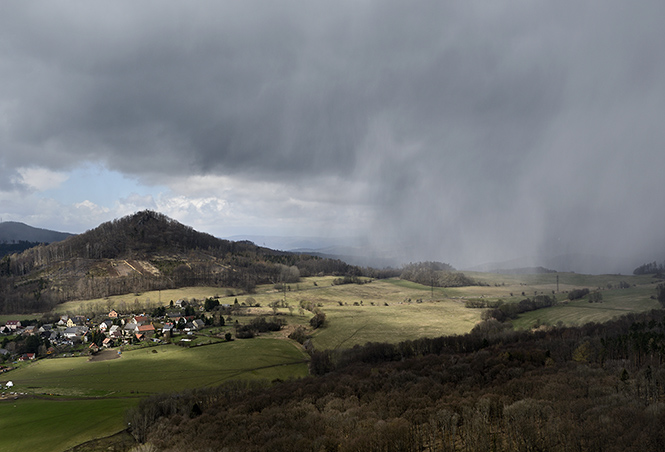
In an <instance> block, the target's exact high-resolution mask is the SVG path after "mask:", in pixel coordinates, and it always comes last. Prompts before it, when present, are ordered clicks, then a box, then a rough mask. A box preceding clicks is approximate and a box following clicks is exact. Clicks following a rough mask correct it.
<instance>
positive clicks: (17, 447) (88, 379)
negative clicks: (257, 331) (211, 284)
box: [0, 338, 307, 451]
mask: <svg viewBox="0 0 665 452" xmlns="http://www.w3.org/2000/svg"><path fill="white" fill-rule="evenodd" d="M305 375H307V361H306V356H305V355H304V353H303V352H302V351H301V350H300V349H299V348H298V347H296V346H295V345H294V344H293V343H292V342H290V341H285V340H281V339H270V338H257V339H251V340H236V341H232V342H221V343H217V344H213V345H207V346H201V347H194V348H183V347H178V346H176V345H163V346H155V347H147V348H143V349H139V350H133V351H128V352H124V353H123V354H122V356H121V357H120V358H116V359H111V360H105V361H90V360H89V358H88V357H72V358H57V359H45V360H40V361H37V362H35V363H32V364H30V365H29V366H24V367H22V368H20V369H17V370H14V371H12V372H11V373H10V374H7V376H6V377H7V378H11V380H12V381H13V382H14V388H13V389H14V390H15V391H16V392H20V393H27V394H28V396H27V397H24V396H22V397H20V398H19V399H17V400H13V399H9V400H3V401H0V431H2V432H3V434H2V435H0V450H2V451H24V450H33V451H62V450H66V449H68V448H70V447H72V446H74V445H76V444H80V443H82V442H85V441H89V440H91V439H94V438H100V437H105V436H108V435H111V434H113V433H116V432H118V431H120V430H122V429H123V428H125V425H124V424H123V419H124V412H125V411H126V410H127V409H128V408H130V407H132V406H134V405H135V404H136V403H138V401H139V400H140V397H142V396H145V395H148V394H154V393H161V392H171V391H181V390H184V389H188V388H195V387H203V386H216V385H219V384H221V383H223V382H224V381H227V380H236V379H265V380H269V381H272V380H275V379H282V380H286V379H288V378H299V377H303V376H305ZM34 396H36V397H39V398H32V397H34ZM36 432H39V434H36Z"/></svg>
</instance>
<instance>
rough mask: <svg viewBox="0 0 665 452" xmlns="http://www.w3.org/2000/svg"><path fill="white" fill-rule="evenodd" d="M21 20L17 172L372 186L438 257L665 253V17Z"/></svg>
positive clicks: (41, 9)
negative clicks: (78, 168)
mask: <svg viewBox="0 0 665 452" xmlns="http://www.w3.org/2000/svg"><path fill="white" fill-rule="evenodd" d="M5 9H6V10H7V11H6V12H5V13H3V15H2V18H0V29H1V30H2V31H0V36H1V37H2V41H1V45H0V56H1V57H2V58H1V61H2V62H0V71H1V72H0V73H1V74H2V77H3V80H4V82H5V83H3V87H0V113H1V114H2V118H4V119H3V121H2V122H1V123H0V124H1V125H2V130H3V137H2V138H0V140H1V141H2V143H1V144H2V147H3V154H4V155H5V161H6V165H8V167H11V166H12V165H13V166H25V165H29V164H36V165H41V166H47V167H50V168H67V167H69V166H71V165H74V164H76V162H79V161H81V160H91V161H102V162H104V163H105V164H107V165H108V166H109V167H110V168H112V169H116V170H120V171H123V172H127V173H133V174H136V175H139V176H140V175H147V174H161V175H183V174H203V173H213V174H238V173H243V174H247V175H253V176H252V177H257V178H262V179H270V180H277V181H280V180H281V181H285V182H287V183H288V182H289V181H297V180H301V181H302V180H308V181H315V180H316V178H317V177H319V176H323V175H325V176H327V177H330V176H332V177H337V178H339V181H340V184H344V183H345V182H357V181H361V182H364V183H365V186H366V187H368V188H367V190H366V191H365V192H363V193H357V196H358V197H359V198H360V197H362V198H364V199H367V200H368V201H367V202H368V203H369V204H370V205H372V206H373V208H374V209H375V210H376V220H377V221H376V224H375V225H373V227H376V228H377V229H378V233H377V234H375V238H376V239H377V240H382V239H385V240H386V241H391V242H392V243H394V242H395V240H394V237H395V236H399V237H400V238H401V239H400V241H401V243H402V244H403V248H404V249H408V250H409V251H410V252H411V253H413V254H417V255H418V256H419V257H423V256H425V257H426V258H431V259H442V260H457V261H462V262H468V263H472V262H476V263H477V262H478V261H482V260H490V259H498V258H501V257H505V258H508V257H513V256H519V255H522V254H528V253H535V252H539V251H540V252H543V253H552V252H556V251H557V249H562V248H565V251H570V250H579V249H580V247H581V246H582V245H584V246H585V247H587V248H589V249H585V250H584V251H588V252H601V251H603V250H607V245H606V244H607V243H609V242H611V243H613V244H615V246H617V249H616V252H617V254H621V255H626V254H629V253H631V250H635V249H637V248H642V249H645V248H647V247H648V246H649V245H648V243H649V242H654V241H656V240H658V239H661V238H662V237H659V236H658V234H656V233H653V228H652V227H647V226H645V224H646V222H647V221H649V222H661V223H662V221H663V220H665V214H663V213H662V211H661V210H660V209H658V208H657V207H656V208H654V206H653V205H649V204H647V203H646V202H644V201H643V200H644V199H645V198H647V199H648V198H649V197H650V196H651V195H653V194H658V195H662V194H663V193H662V190H660V189H659V188H657V187H658V185H657V179H658V174H657V170H656V169H657V168H659V167H661V168H662V166H663V164H664V163H665V157H664V156H665V153H664V152H663V151H662V147H663V144H664V143H665V136H663V132H662V130H663V128H662V127H661V125H660V123H661V122H662V119H661V118H662V117H663V116H664V113H665V99H664V90H663V81H664V80H663V74H664V73H665V72H664V69H665V68H664V67H663V59H664V57H663V56H662V54H663V52H662V51H660V49H659V46H660V45H661V43H662V42H664V41H665V39H664V38H665V36H663V35H664V34H665V33H664V32H663V31H661V29H662V28H663V27H661V26H660V23H659V22H660V18H662V17H665V16H664V13H665V4H663V3H662V2H656V1H654V2H649V1H646V2H640V3H639V4H631V5H627V4H625V3H623V2H618V1H617V2H614V1H609V2H607V1H604V2H600V1H597V2H587V3H584V4H580V3H579V2H572V1H562V2H555V3H552V2H518V1H506V2H491V3H489V4H488V3H487V2H473V1H463V2H462V1H460V2H438V1H422V2H415V3H414V2H409V3H406V2H399V1H341V2H327V3H324V2H288V1H287V2H267V1H253V2H252V1H249V2H209V3H208V2H194V3H190V4H187V5H185V4H182V3H180V2H168V1H159V2H143V3H140V4H135V3H131V2H106V3H103V2H102V3H94V4H88V3H86V4H81V3H73V2H71V3H64V4H63V3H59V4H57V5H56V4H52V3H50V2H30V3H15V4H13V5H12V6H11V7H6V8H5ZM652 199H653V198H652ZM617 212H623V213H622V214H617ZM618 218H619V220H618ZM641 219H644V222H642V221H641ZM635 232H638V233H639V235H640V239H639V240H636V239H634V237H635V234H634V233H635ZM590 236H591V237H593V239H592V240H589V239H588V237H590ZM562 242H565V245H561V244H562ZM618 243H620V244H621V245H620V246H619V245H617V244H618ZM415 257H416V256H414V258H415Z"/></svg>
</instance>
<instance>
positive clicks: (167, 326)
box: [162, 323, 173, 334]
mask: <svg viewBox="0 0 665 452" xmlns="http://www.w3.org/2000/svg"><path fill="white" fill-rule="evenodd" d="M172 330H173V324H172V323H165V324H164V326H163V327H162V333H164V334H166V333H170V332H171V331H172Z"/></svg>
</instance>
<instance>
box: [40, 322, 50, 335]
mask: <svg viewBox="0 0 665 452" xmlns="http://www.w3.org/2000/svg"><path fill="white" fill-rule="evenodd" d="M52 329H53V325H51V324H50V323H45V324H43V325H42V326H40V327H39V332H40V333H50V332H51V330H52Z"/></svg>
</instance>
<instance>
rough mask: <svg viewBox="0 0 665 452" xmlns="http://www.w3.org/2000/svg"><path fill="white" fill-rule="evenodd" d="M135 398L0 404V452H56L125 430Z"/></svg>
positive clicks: (34, 400)
mask: <svg viewBox="0 0 665 452" xmlns="http://www.w3.org/2000/svg"><path fill="white" fill-rule="evenodd" d="M136 403H138V399H127V398H126V399H88V400H80V399H79V400H57V399H50V400H40V399H18V400H8V401H0V432H2V434H1V435H0V450H2V451H4V452H14V451H16V452H22V451H26V450H30V451H33V452H58V451H63V450H67V449H69V448H71V447H73V446H75V445H77V444H80V443H82V442H85V441H88V440H90V439H93V438H101V437H104V436H108V435H109V434H112V433H114V432H117V431H120V430H122V429H123V428H125V425H124V413H125V411H126V410H127V409H128V408H130V407H132V406H134V405H135V404H136Z"/></svg>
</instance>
